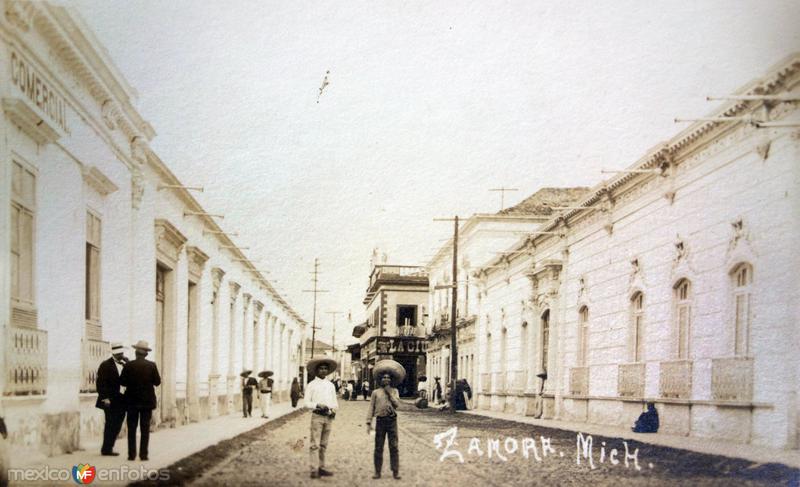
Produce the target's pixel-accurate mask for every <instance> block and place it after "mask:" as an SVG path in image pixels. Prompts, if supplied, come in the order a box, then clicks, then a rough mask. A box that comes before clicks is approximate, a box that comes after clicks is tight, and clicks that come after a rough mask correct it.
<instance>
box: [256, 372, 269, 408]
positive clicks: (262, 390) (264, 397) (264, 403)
mask: <svg viewBox="0 0 800 487" xmlns="http://www.w3.org/2000/svg"><path fill="white" fill-rule="evenodd" d="M271 375H272V371H271V370H262V371H261V372H259V373H258V376H259V377H261V379H259V381H258V393H259V399H261V401H260V406H261V417H262V418H269V409H270V406H272V379H271V378H270V376H271Z"/></svg>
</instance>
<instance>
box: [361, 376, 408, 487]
mask: <svg viewBox="0 0 800 487" xmlns="http://www.w3.org/2000/svg"><path fill="white" fill-rule="evenodd" d="M398 382H399V381H398ZM399 406H400V394H399V393H398V392H397V389H396V388H394V387H392V375H391V374H390V373H389V372H388V371H387V372H383V373H382V374H381V387H380V388H379V389H376V390H374V391H372V396H371V397H370V403H369V409H368V410H367V433H369V432H370V430H371V428H372V418H373V417H374V418H375V451H374V454H373V461H374V463H375V475H373V477H372V478H373V479H379V478H381V469H382V467H383V445H384V443H385V440H386V436H388V437H389V464H390V466H391V467H392V476H393V477H394V478H395V479H396V480H400V454H399V452H398V450H397V408H398V407H399Z"/></svg>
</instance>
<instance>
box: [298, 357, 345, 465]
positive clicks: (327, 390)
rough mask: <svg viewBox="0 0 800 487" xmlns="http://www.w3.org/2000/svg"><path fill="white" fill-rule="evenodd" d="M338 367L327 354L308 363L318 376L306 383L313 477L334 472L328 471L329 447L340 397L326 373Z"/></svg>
mask: <svg viewBox="0 0 800 487" xmlns="http://www.w3.org/2000/svg"><path fill="white" fill-rule="evenodd" d="M337 366H338V364H337V363H336V361H335V360H333V359H330V358H327V357H321V358H312V359H311V360H309V361H308V364H307V366H306V370H308V373H309V374H310V375H314V377H315V378H314V380H312V381H311V382H309V383H308V385H307V386H306V403H305V405H306V408H308V409H311V436H310V437H309V448H308V459H309V466H310V468H311V478H312V479H317V478H319V477H330V476H331V475H333V473H331V472H329V471H328V470H325V449H326V448H327V447H328V437H329V436H330V434H331V427H332V426H333V418H334V417H335V416H336V410H337V409H339V402H338V401H337V400H336V388H335V387H334V386H333V383H332V382H331V381H329V380H328V379H326V378H325V376H327V375H328V374H330V373H332V372H333V371H334V370H336V367H337Z"/></svg>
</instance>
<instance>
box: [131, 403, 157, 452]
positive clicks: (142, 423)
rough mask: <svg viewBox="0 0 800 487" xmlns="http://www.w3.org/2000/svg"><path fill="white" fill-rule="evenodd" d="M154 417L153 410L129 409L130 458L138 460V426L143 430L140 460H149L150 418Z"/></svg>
mask: <svg viewBox="0 0 800 487" xmlns="http://www.w3.org/2000/svg"><path fill="white" fill-rule="evenodd" d="M152 416H153V410H152V409H149V408H147V409H145V408H136V407H129V408H128V457H129V458H136V426H137V425H138V426H139V428H140V429H141V440H140V443H139V458H147V454H148V451H147V446H148V444H149V443H150V418H151V417H152Z"/></svg>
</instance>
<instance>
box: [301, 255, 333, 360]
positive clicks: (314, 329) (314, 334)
mask: <svg viewBox="0 0 800 487" xmlns="http://www.w3.org/2000/svg"><path fill="white" fill-rule="evenodd" d="M312 274H314V279H312V282H313V283H314V289H304V290H303V292H304V293H314V313H313V314H312V318H311V358H314V345H315V342H316V340H317V294H319V293H327V292H328V291H325V290H322V289H317V283H318V282H319V278H318V276H319V259H318V258H314V272H312Z"/></svg>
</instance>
